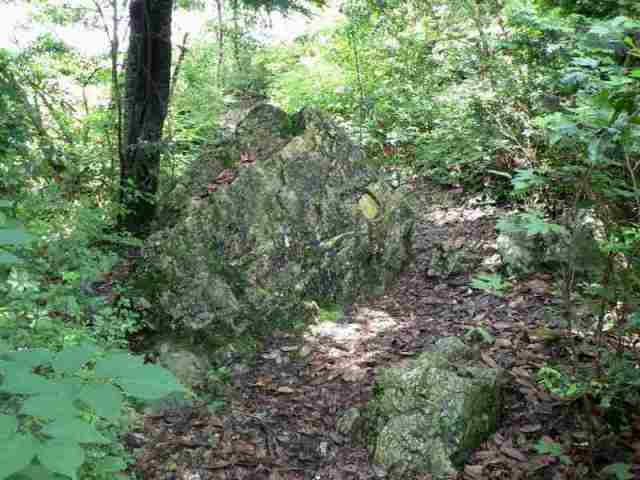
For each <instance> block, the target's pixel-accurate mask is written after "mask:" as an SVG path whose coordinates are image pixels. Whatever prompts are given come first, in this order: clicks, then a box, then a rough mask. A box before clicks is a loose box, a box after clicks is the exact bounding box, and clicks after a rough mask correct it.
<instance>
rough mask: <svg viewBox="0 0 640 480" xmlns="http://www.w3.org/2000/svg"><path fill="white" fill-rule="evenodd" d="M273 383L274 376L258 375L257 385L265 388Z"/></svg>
mask: <svg viewBox="0 0 640 480" xmlns="http://www.w3.org/2000/svg"><path fill="white" fill-rule="evenodd" d="M272 383H273V377H258V378H257V379H256V383H255V385H256V387H260V388H265V387H270V386H271V384H272Z"/></svg>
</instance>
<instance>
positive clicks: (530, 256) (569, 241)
mask: <svg viewBox="0 0 640 480" xmlns="http://www.w3.org/2000/svg"><path fill="white" fill-rule="evenodd" d="M509 223H510V224H511V228H509V229H504V230H503V231H502V232H501V233H500V235H498V238H497V241H496V245H497V249H498V253H499V254H500V257H501V258H502V263H503V264H504V265H505V266H506V267H507V269H508V270H509V272H510V273H513V274H520V275H527V274H530V273H533V272H540V271H544V270H557V269H558V268H561V267H566V266H569V265H570V266H571V268H572V269H574V271H575V272H576V273H577V274H581V275H588V274H589V273H592V272H597V271H599V270H601V269H602V268H603V267H604V263H605V257H604V255H603V254H602V252H601V251H600V248H599V246H598V242H597V241H596V237H597V236H598V235H600V234H601V232H600V231H601V230H602V226H600V225H598V223H597V221H596V220H594V218H593V217H592V216H589V215H587V214H584V215H582V217H581V218H579V219H578V222H577V225H576V226H575V228H574V230H573V231H572V232H569V231H568V230H567V229H565V228H558V229H557V230H556V231H548V232H544V233H536V234H531V233H529V232H527V230H526V228H525V226H524V222H523V221H522V220H521V219H519V218H518V217H515V216H514V217H511V218H510V219H509Z"/></svg>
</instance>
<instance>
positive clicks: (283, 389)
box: [276, 387, 296, 393]
mask: <svg viewBox="0 0 640 480" xmlns="http://www.w3.org/2000/svg"><path fill="white" fill-rule="evenodd" d="M276 392H278V393H296V391H295V390H294V389H293V388H291V387H278V388H276Z"/></svg>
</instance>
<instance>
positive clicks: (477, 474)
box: [464, 465, 484, 479]
mask: <svg viewBox="0 0 640 480" xmlns="http://www.w3.org/2000/svg"><path fill="white" fill-rule="evenodd" d="M483 470H484V467H483V466H482V465H467V466H466V467H464V474H465V475H467V476H468V477H471V478H478V479H480V478H484V477H483V476H482V471H483Z"/></svg>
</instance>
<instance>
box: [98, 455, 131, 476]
mask: <svg viewBox="0 0 640 480" xmlns="http://www.w3.org/2000/svg"><path fill="white" fill-rule="evenodd" d="M95 468H96V471H98V472H99V473H115V472H120V471H122V470H124V469H125V468H127V463H126V462H125V461H124V460H123V459H122V458H120V457H105V458H102V459H100V460H98V461H96V463H95Z"/></svg>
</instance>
